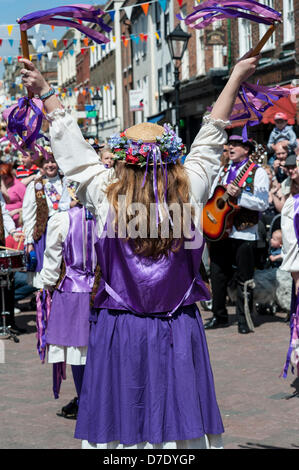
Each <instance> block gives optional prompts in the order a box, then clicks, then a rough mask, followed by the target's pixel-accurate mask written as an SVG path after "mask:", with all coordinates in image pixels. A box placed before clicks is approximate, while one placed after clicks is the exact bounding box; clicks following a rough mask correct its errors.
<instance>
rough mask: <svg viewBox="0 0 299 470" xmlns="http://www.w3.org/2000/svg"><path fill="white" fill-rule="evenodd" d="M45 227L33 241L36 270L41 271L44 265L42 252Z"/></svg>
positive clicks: (43, 250) (44, 240) (44, 243)
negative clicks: (37, 238) (38, 237)
mask: <svg viewBox="0 0 299 470" xmlns="http://www.w3.org/2000/svg"><path fill="white" fill-rule="evenodd" d="M46 238H47V229H46V230H45V232H44V233H43V234H42V236H41V237H40V239H39V240H38V241H37V242H34V244H33V245H34V251H35V253H36V268H35V271H36V272H38V273H39V272H41V270H42V269H43V265H44V252H45V249H46Z"/></svg>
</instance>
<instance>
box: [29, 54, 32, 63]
mask: <svg viewBox="0 0 299 470" xmlns="http://www.w3.org/2000/svg"><path fill="white" fill-rule="evenodd" d="M29 60H30V61H31V62H32V54H30V56H29Z"/></svg>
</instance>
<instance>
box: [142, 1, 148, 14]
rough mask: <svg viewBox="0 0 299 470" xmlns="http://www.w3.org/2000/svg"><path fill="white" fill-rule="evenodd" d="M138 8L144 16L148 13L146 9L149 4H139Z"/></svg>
mask: <svg viewBox="0 0 299 470" xmlns="http://www.w3.org/2000/svg"><path fill="white" fill-rule="evenodd" d="M140 6H141V8H142V10H143V13H144V14H145V15H147V13H148V8H149V3H141V5H140Z"/></svg>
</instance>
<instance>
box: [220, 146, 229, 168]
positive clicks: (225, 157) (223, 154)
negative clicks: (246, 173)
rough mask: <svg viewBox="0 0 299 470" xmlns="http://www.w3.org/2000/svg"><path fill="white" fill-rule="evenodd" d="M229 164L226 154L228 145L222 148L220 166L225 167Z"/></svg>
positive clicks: (227, 154) (227, 153)
mask: <svg viewBox="0 0 299 470" xmlns="http://www.w3.org/2000/svg"><path fill="white" fill-rule="evenodd" d="M228 162H229V152H228V145H227V144H226V145H224V146H223V152H222V156H221V158H220V165H221V166H225V165H226V164H227V163H228Z"/></svg>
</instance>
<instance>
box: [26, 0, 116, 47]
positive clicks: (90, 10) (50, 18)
mask: <svg viewBox="0 0 299 470" xmlns="http://www.w3.org/2000/svg"><path fill="white" fill-rule="evenodd" d="M103 14H105V12H104V11H103V10H101V9H100V8H94V7H93V6H92V5H87V4H78V5H68V6H61V7H57V8H51V9H49V10H40V11H36V12H33V13H30V14H28V15H25V16H23V17H22V18H20V19H19V20H18V23H20V26H21V29H22V30H23V31H26V30H27V29H30V28H32V27H33V26H35V25H36V24H48V25H52V26H66V27H71V28H75V29H77V30H78V31H80V32H82V33H83V34H85V35H86V36H88V37H89V38H90V39H92V40H94V41H95V42H97V43H98V44H102V43H107V42H109V39H108V38H106V36H105V35H104V34H102V33H99V32H98V31H95V30H93V29H92V28H90V27H87V26H84V25H81V24H79V23H77V22H76V21H73V20H68V19H62V18H57V16H63V17H69V18H74V19H80V20H84V21H86V22H88V23H95V24H97V25H99V26H100V27H101V28H102V29H103V30H104V31H106V32H109V31H111V28H110V26H108V25H106V24H105V23H104V21H103V19H102V18H100V15H103Z"/></svg>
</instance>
